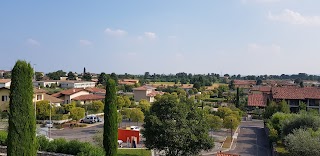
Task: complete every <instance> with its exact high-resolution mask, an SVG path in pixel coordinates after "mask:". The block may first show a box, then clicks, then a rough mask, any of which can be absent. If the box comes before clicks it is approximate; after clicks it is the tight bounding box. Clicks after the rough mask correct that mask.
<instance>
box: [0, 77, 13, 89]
mask: <svg viewBox="0 0 320 156" xmlns="http://www.w3.org/2000/svg"><path fill="white" fill-rule="evenodd" d="M10 85H11V79H0V88H2V87H6V88H10Z"/></svg>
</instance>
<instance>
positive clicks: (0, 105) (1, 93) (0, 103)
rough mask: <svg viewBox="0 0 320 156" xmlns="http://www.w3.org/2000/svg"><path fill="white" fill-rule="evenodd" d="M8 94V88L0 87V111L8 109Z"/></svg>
mask: <svg viewBox="0 0 320 156" xmlns="http://www.w3.org/2000/svg"><path fill="white" fill-rule="evenodd" d="M9 94H10V89H9V88H6V87H2V88H0V97H1V100H0V109H1V111H4V110H8V107H9V101H10V99H9Z"/></svg>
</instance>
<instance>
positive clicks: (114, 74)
mask: <svg viewBox="0 0 320 156" xmlns="http://www.w3.org/2000/svg"><path fill="white" fill-rule="evenodd" d="M110 78H111V79H113V80H114V81H115V83H116V84H118V75H117V74H116V73H111V74H110Z"/></svg>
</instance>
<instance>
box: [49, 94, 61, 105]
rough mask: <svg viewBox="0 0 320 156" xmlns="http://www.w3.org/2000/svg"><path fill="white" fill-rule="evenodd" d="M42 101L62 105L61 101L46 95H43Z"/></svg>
mask: <svg viewBox="0 0 320 156" xmlns="http://www.w3.org/2000/svg"><path fill="white" fill-rule="evenodd" d="M44 100H48V101H50V102H52V103H62V102H63V100H61V99H59V98H56V97H54V96H51V95H48V94H44Z"/></svg>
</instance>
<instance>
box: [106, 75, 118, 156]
mask: <svg viewBox="0 0 320 156" xmlns="http://www.w3.org/2000/svg"><path fill="white" fill-rule="evenodd" d="M116 99H117V95H116V83H115V81H114V80H113V79H108V80H107V83H106V98H105V106H104V130H103V147H104V149H105V151H106V156H116V155H117V148H118V123H117V119H118V117H117V104H116Z"/></svg>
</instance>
